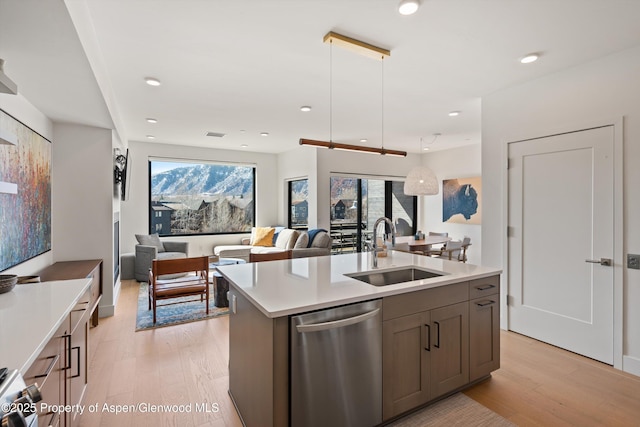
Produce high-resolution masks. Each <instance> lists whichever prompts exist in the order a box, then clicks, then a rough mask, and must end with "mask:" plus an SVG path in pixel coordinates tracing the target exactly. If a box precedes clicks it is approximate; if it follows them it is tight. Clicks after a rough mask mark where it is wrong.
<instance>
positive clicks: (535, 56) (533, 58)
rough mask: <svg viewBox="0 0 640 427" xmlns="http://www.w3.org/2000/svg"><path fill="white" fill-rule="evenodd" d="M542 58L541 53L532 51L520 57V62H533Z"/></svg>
mask: <svg viewBox="0 0 640 427" xmlns="http://www.w3.org/2000/svg"><path fill="white" fill-rule="evenodd" d="M538 58H540V54H539V53H530V54H528V55H527V56H525V57H523V58H522V59H520V63H522V64H531V63H532V62H536V61H537V60H538Z"/></svg>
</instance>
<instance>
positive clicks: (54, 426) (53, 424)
mask: <svg viewBox="0 0 640 427" xmlns="http://www.w3.org/2000/svg"><path fill="white" fill-rule="evenodd" d="M49 414H51V418H49V424H47V426H49V427H57V426H59V425H60V424H59V423H58V422H59V421H60V420H59V419H56V417H57V418H60V412H49V413H48V414H47V415H49Z"/></svg>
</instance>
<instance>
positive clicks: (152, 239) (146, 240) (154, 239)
mask: <svg viewBox="0 0 640 427" xmlns="http://www.w3.org/2000/svg"><path fill="white" fill-rule="evenodd" d="M136 240H137V241H138V243H139V244H141V245H145V246H155V247H156V248H158V252H164V245H163V244H162V242H161V241H160V236H159V235H157V234H150V235H148V234H136Z"/></svg>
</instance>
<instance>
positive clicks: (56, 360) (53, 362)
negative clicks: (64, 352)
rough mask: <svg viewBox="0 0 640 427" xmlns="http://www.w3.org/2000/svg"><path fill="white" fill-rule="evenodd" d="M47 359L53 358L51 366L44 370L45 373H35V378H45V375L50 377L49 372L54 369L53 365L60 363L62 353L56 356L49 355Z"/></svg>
mask: <svg viewBox="0 0 640 427" xmlns="http://www.w3.org/2000/svg"><path fill="white" fill-rule="evenodd" d="M47 359H53V360H52V361H51V363H49V366H48V367H47V370H46V371H44V374H40V375H35V376H34V377H33V378H44V377H48V376H49V374H50V373H51V370H52V369H53V367H54V366H55V365H56V363H58V360H59V359H60V355H59V354H56V355H55V356H49V357H47Z"/></svg>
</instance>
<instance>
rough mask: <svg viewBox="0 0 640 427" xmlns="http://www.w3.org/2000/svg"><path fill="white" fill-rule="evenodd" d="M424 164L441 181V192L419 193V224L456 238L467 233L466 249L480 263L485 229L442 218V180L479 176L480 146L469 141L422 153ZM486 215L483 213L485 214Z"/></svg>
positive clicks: (471, 258) (470, 258) (474, 260)
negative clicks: (460, 145) (431, 194)
mask: <svg viewBox="0 0 640 427" xmlns="http://www.w3.org/2000/svg"><path fill="white" fill-rule="evenodd" d="M423 165H424V166H427V167H428V168H429V169H431V170H432V171H433V172H434V173H435V174H436V176H437V177H438V181H439V184H440V192H439V193H438V194H437V195H434V196H420V197H419V198H420V199H421V212H422V215H421V221H420V222H419V228H420V229H421V230H422V232H423V233H425V234H427V233H428V232H429V231H441V232H442V231H446V232H448V233H449V236H450V237H452V238H453V239H454V240H462V238H464V236H469V237H470V238H471V246H470V247H469V250H468V251H467V259H468V261H467V262H469V263H470V264H480V262H481V253H482V249H481V248H482V232H481V225H479V224H454V223H449V222H442V181H443V180H445V179H453V178H471V177H476V176H480V173H481V170H482V162H481V146H480V145H479V144H476V145H468V146H466V147H460V148H454V149H451V150H443V151H434V152H431V153H427V154H424V155H423ZM483 216H484V214H483Z"/></svg>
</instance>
